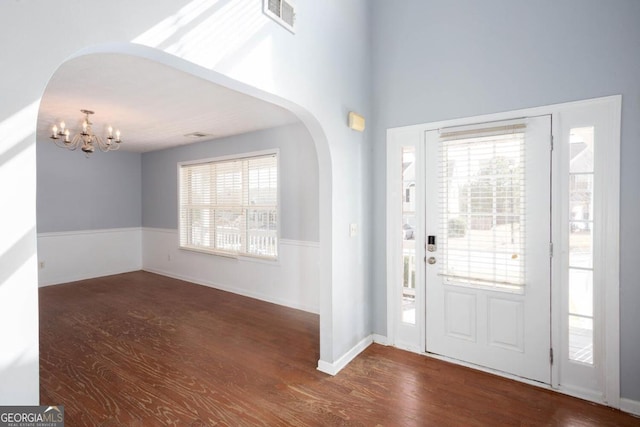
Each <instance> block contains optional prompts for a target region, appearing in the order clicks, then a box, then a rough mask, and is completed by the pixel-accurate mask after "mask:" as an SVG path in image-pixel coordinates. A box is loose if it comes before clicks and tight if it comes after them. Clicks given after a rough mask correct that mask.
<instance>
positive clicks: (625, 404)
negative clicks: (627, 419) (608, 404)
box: [620, 398, 640, 417]
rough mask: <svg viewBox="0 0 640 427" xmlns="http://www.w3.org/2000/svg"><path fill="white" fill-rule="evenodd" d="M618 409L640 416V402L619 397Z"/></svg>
mask: <svg viewBox="0 0 640 427" xmlns="http://www.w3.org/2000/svg"><path fill="white" fill-rule="evenodd" d="M620 410H621V411H624V412H628V413H630V414H632V415H635V416H637V417H640V402H639V401H637V400H631V399H625V398H622V399H620Z"/></svg>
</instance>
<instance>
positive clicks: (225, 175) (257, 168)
mask: <svg viewBox="0 0 640 427" xmlns="http://www.w3.org/2000/svg"><path fill="white" fill-rule="evenodd" d="M179 180H180V182H179V189H180V196H179V199H180V247H182V248H185V249H193V250H198V251H205V252H211V253H218V254H225V255H232V256H235V255H249V256H255V257H264V258H272V259H275V258H277V256H278V158H277V155H276V154H275V153H274V154H268V155H260V156H255V157H245V158H236V159H225V160H220V161H216V160H213V161H207V162H203V163H197V164H184V165H181V166H180V177H179Z"/></svg>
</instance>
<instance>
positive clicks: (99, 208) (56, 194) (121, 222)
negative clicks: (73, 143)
mask: <svg viewBox="0 0 640 427" xmlns="http://www.w3.org/2000/svg"><path fill="white" fill-rule="evenodd" d="M36 158H37V221H38V225H37V227H38V232H39V233H43V232H54V231H77V230H97V229H104V228H123V227H140V224H141V220H142V214H141V203H140V190H141V164H140V161H141V156H140V154H139V153H129V152H126V151H116V152H110V153H102V152H96V153H94V154H93V155H92V156H91V157H90V158H86V157H85V156H84V153H83V152H81V151H80V150H77V151H69V150H66V149H64V148H59V147H56V146H55V144H54V143H53V142H52V141H38V142H37V143H36Z"/></svg>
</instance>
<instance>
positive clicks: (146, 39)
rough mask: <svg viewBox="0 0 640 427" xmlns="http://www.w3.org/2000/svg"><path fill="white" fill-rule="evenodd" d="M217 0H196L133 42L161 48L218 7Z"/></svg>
mask: <svg viewBox="0 0 640 427" xmlns="http://www.w3.org/2000/svg"><path fill="white" fill-rule="evenodd" d="M217 3H218V1H217V0H214V1H211V0H194V1H192V2H191V3H189V4H187V5H186V6H185V7H183V8H182V9H180V10H179V11H178V12H177V13H176V14H175V15H173V16H170V17H168V18H166V19H164V20H162V21H161V22H159V23H158V24H156V25H154V26H153V27H151V28H149V29H148V30H147V31H145V32H144V33H142V34H140V35H139V36H138V37H136V38H135V39H133V40H132V42H133V43H139V44H143V45H146V46H151V47H155V48H161V47H162V44H163V43H165V42H166V41H167V40H169V38H170V37H172V36H173V35H174V34H175V33H176V32H177V31H178V30H179V29H180V28H183V27H185V26H187V25H188V24H190V23H191V22H192V21H193V20H195V19H196V18H198V17H199V16H200V15H202V14H203V13H204V12H205V11H206V10H207V9H208V8H210V7H212V6H214V5H216V4H217Z"/></svg>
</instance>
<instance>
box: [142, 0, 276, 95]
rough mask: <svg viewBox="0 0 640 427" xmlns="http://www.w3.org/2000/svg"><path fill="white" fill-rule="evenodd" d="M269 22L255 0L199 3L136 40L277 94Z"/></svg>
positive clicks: (183, 10) (188, 7)
mask: <svg viewBox="0 0 640 427" xmlns="http://www.w3.org/2000/svg"><path fill="white" fill-rule="evenodd" d="M268 22H270V21H269V19H268V18H267V17H265V16H264V14H263V13H262V5H261V4H260V2H259V1H256V0H218V1H214V2H206V1H203V0H194V1H192V2H191V3H189V4H188V5H187V6H185V7H183V8H182V9H181V10H180V11H178V12H177V13H176V14H175V15H173V16H171V17H169V18H167V19H164V20H163V21H161V22H160V23H158V24H157V25H155V26H153V27H152V28H150V29H149V30H147V31H145V32H144V33H143V34H141V35H140V36H138V37H136V38H135V39H133V40H132V41H133V42H134V43H139V44H143V45H146V46H149V47H153V48H156V49H161V50H163V51H165V52H167V53H170V54H173V55H175V56H177V57H179V58H182V59H185V60H187V61H190V62H193V63H195V64H198V65H200V66H202V67H205V68H208V69H211V70H213V69H216V71H219V72H228V74H229V76H230V77H233V78H235V79H237V80H241V81H243V82H245V83H249V84H251V85H253V86H256V87H259V88H261V89H264V90H270V91H272V90H273V73H272V68H273V67H272V60H273V59H272V58H273V50H272V44H271V37H270V36H269V34H268V33H267V32H266V28H265V26H266V25H267V23H268ZM187 27H188V28H187Z"/></svg>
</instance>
